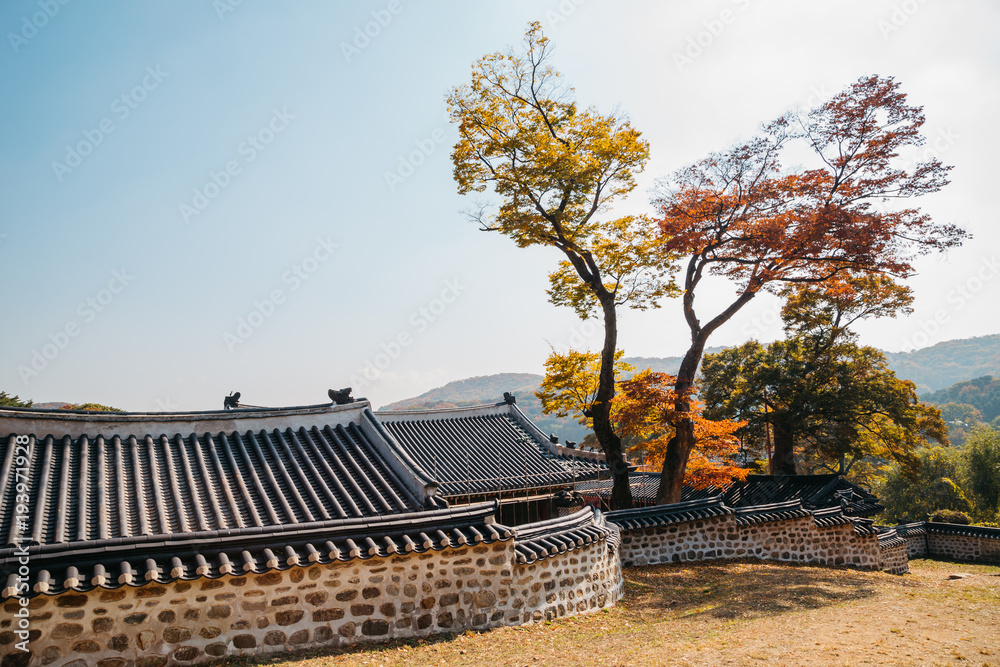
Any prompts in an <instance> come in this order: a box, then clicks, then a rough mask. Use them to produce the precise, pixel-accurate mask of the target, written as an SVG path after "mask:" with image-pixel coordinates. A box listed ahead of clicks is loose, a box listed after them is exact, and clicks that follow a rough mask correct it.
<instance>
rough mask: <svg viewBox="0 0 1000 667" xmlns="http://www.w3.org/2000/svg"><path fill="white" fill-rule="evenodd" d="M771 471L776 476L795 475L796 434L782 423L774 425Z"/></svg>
mask: <svg viewBox="0 0 1000 667" xmlns="http://www.w3.org/2000/svg"><path fill="white" fill-rule="evenodd" d="M771 470H772V471H773V472H774V474H775V475H794V474H795V434H794V433H793V432H792V431H791V430H789V429H787V428H785V427H784V426H783V425H782V424H780V423H777V424H775V425H774V455H773V456H772V457H771Z"/></svg>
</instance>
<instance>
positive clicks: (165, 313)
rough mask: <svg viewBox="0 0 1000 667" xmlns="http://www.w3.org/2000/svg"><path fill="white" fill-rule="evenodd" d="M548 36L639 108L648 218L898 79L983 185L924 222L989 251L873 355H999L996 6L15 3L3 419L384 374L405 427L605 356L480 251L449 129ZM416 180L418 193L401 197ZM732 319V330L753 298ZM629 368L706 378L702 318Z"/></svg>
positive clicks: (628, 340) (508, 251)
mask: <svg viewBox="0 0 1000 667" xmlns="http://www.w3.org/2000/svg"><path fill="white" fill-rule="evenodd" d="M230 4H233V5H235V6H234V7H230ZM227 8H228V9H231V11H225V10H226V9H227ZM46 10H47V11H48V14H51V16H49V15H48V14H46ZM373 13H374V14H373ZM379 20H381V24H379V23H378V21H379ZM530 20H540V21H542V23H543V25H544V26H545V27H546V31H547V34H548V35H549V36H550V37H551V38H552V39H553V41H554V45H555V54H554V61H553V62H554V64H555V65H556V66H557V67H558V68H559V69H560V70H562V72H563V73H564V75H565V78H566V80H567V82H569V83H570V84H572V85H574V86H575V87H576V90H577V96H578V99H579V101H580V102H581V103H582V104H584V105H591V104H594V105H597V106H599V107H600V108H601V109H603V110H611V109H612V108H614V107H615V106H618V107H620V108H621V109H622V110H623V111H625V112H627V113H628V114H629V115H630V116H631V118H632V120H633V123H634V124H635V125H636V126H637V127H638V128H639V129H640V130H642V131H643V132H644V134H645V136H646V138H647V139H649V141H650V142H651V145H652V159H651V160H650V163H649V166H648V167H647V170H646V172H645V174H643V177H642V181H641V185H640V187H639V188H638V189H637V190H636V192H635V194H634V195H633V197H632V199H631V200H630V202H629V204H628V206H629V207H630V208H632V209H634V210H646V209H647V207H648V200H649V189H650V188H651V187H652V186H653V184H654V182H655V180H656V179H657V178H659V177H661V176H665V175H667V174H669V173H670V172H672V171H673V170H675V169H677V168H680V167H682V166H684V165H685V164H687V163H689V162H691V161H693V160H695V159H698V158H699V157H701V156H703V155H704V154H706V153H708V152H709V151H712V150H718V149H722V148H725V147H726V146H727V145H729V144H730V143H732V142H733V141H735V140H736V139H738V138H741V137H745V136H747V135H748V134H749V133H751V132H752V131H753V130H754V127H755V126H756V124H757V123H759V122H761V121H764V120H767V119H770V118H771V117H773V116H775V115H777V114H779V113H781V112H782V111H783V110H785V109H788V108H790V107H792V106H795V105H797V104H798V105H804V104H810V103H814V102H816V101H819V100H820V99H822V98H824V97H825V96H828V95H830V94H832V93H834V92H836V91H838V90H839V89H841V88H842V87H843V86H845V85H847V84H848V83H850V82H851V81H853V80H855V79H857V78H858V77H859V76H861V75H864V74H870V73H878V74H881V75H893V76H896V77H897V79H899V80H900V81H901V82H902V85H903V89H904V91H905V92H907V93H909V94H910V96H911V100H912V101H913V102H914V103H916V104H921V105H924V106H925V109H926V114H927V118H928V122H927V128H928V134H929V136H930V137H931V139H932V142H931V143H930V144H929V147H928V149H929V150H931V151H932V152H933V153H934V154H936V155H938V156H939V157H940V158H941V159H942V160H944V161H945V162H946V163H949V164H953V165H955V169H954V171H953V172H952V177H953V184H952V185H951V186H949V187H948V188H947V189H946V191H944V192H942V193H939V194H937V195H934V196H933V197H932V198H927V201H926V202H925V208H926V210H928V211H929V212H931V213H932V214H934V215H935V216H937V217H939V218H941V219H945V220H950V221H953V222H956V223H958V224H961V225H963V226H965V227H966V228H967V229H969V230H970V231H972V232H973V233H974V234H975V236H976V239H975V241H973V242H972V243H969V244H968V245H967V246H966V247H965V248H963V249H961V250H959V251H956V252H953V253H952V254H951V255H950V256H949V257H948V258H947V259H946V260H944V261H941V260H939V259H938V258H934V259H928V260H926V261H921V262H920V264H919V265H918V266H919V269H920V275H918V276H917V277H915V278H914V279H913V281H912V285H913V286H914V288H915V289H916V290H917V295H918V299H917V304H916V305H917V311H916V313H915V314H914V315H913V316H911V317H909V318H905V319H899V320H893V321H887V322H877V323H872V324H869V325H866V326H865V328H864V329H863V330H862V333H863V336H864V340H865V342H867V343H870V344H874V345H878V346H880V347H883V348H885V349H888V350H892V351H896V350H900V349H903V348H904V347H907V346H910V345H915V346H917V347H923V346H926V345H929V344H933V343H935V342H938V341H941V340H947V339H950V338H961V337H967V336H973V335H984V334H990V333H996V332H997V331H998V330H1000V326H998V324H1000V319H998V316H997V314H996V304H997V303H998V302H1000V276H998V277H994V275H993V274H996V273H998V272H1000V267H998V266H996V260H997V257H996V255H997V254H1000V252H998V250H1000V248H998V246H1000V227H998V225H997V224H996V223H997V219H996V212H995V208H994V207H993V206H992V205H991V204H992V197H993V194H994V190H995V187H996V186H995V183H994V181H995V176H994V173H995V172H994V162H995V160H994V159H992V158H993V157H994V156H995V155H997V154H998V153H1000V145H998V144H1000V139H998V133H997V131H996V109H997V108H998V107H1000V39H998V37H1000V34H998V29H1000V7H997V6H996V5H995V4H993V3H989V2H985V1H981V2H967V3H961V4H959V3H946V2H942V1H937V2H935V1H931V0H928V1H927V2H917V1H916V0H908V1H907V2H871V1H858V2H841V3H802V2H791V1H788V2H765V1H762V0H725V1H721V2H698V3H694V2H689V3H664V2H631V3H614V2H601V1H599V0H587V1H586V2H581V1H580V0H577V1H576V2H573V1H572V0H564V1H563V2H562V3H560V2H557V1H555V0H553V1H552V2H548V3H546V2H530V3H529V2H504V3H469V2H435V3H429V2H424V3H420V2H413V1H410V0H399V1H398V2H389V1H384V2H366V3H360V2H358V3H340V2H338V3H334V2H321V1H319V0H316V1H312V2H306V1H302V2H281V3H279V2H273V1H272V2H265V1H264V0H242V2H240V3H238V4H236V0H218V2H215V3H213V2H212V1H211V0H199V1H194V0H177V1H172V2H144V3H135V2H101V3H85V2H82V0H73V1H70V2H68V3H67V4H65V5H63V4H60V3H59V2H58V0H41V2H39V0H31V1H29V0H8V1H7V2H4V3H3V6H2V8H0V33H2V34H3V35H4V39H3V42H2V44H0V86H2V90H3V91H4V95H3V97H2V100H0V105H2V110H3V111H2V118H3V123H2V124H0V145H2V153H0V188H2V201H3V208H2V211H0V281H2V284H3V286H4V289H3V293H2V296H0V299H2V301H0V304H2V311H0V312H2V315H3V334H2V335H3V344H2V347H0V389H4V390H5V391H8V392H10V393H16V394H19V395H21V396H22V397H28V398H32V399H34V400H35V401H57V400H61V401H74V402H76V401H96V402H101V403H108V404H112V405H116V406H119V407H122V408H125V409H130V410H156V409H214V408H218V407H221V403H222V397H223V396H224V395H225V394H226V393H228V392H229V391H230V390H233V389H236V390H239V391H241V392H242V393H243V399H244V401H245V402H247V403H251V404H259V405H291V404H302V403H316V402H321V401H323V400H325V395H326V389H327V388H330V387H335V388H336V387H342V386H346V385H349V384H352V382H351V377H352V376H355V377H358V374H359V373H361V371H362V370H363V369H364V367H365V365H366V363H368V362H371V363H373V364H375V363H379V364H380V365H381V366H383V367H384V368H382V369H380V370H379V373H378V377H377V378H375V379H374V380H373V381H371V382H367V383H365V384H364V386H362V387H359V388H358V389H357V390H356V391H355V395H367V396H368V397H370V398H371V399H372V400H373V402H375V403H376V405H378V404H382V403H386V402H389V401H393V400H398V399H400V398H405V397H408V396H412V395H415V394H418V393H420V392H423V391H425V390H427V389H430V388H431V387H434V386H437V385H440V384H443V383H444V382H447V381H449V380H453V379H458V378H463V377H468V376H473V375H485V374H490V373H497V372H506V371H510V372H540V370H541V366H542V362H543V361H544V359H545V357H546V355H547V353H548V351H549V345H550V344H553V345H556V346H564V345H566V344H568V343H569V342H570V341H571V339H572V337H573V333H574V331H578V330H579V329H580V323H579V322H577V321H576V320H575V318H574V316H573V313H572V312H571V311H569V310H560V309H556V308H554V307H552V306H550V305H549V304H548V303H547V302H546V298H545V294H544V289H545V287H546V285H547V280H546V275H547V273H548V271H549V270H551V268H552V267H553V266H554V265H555V263H556V261H557V260H558V257H557V256H556V255H555V254H554V251H546V250H541V249H535V250H518V249H516V248H514V247H513V244H512V243H511V242H510V241H508V240H507V239H505V238H503V237H500V236H496V235H490V234H486V233H483V232H479V231H477V230H476V229H475V227H474V226H473V225H471V224H469V223H467V222H466V221H465V219H464V218H463V216H462V215H461V213H460V211H461V210H462V209H463V208H465V207H467V206H468V205H469V204H470V202H467V201H465V200H464V199H463V198H462V197H459V196H458V195H457V194H456V192H455V187H454V184H453V182H452V180H451V165H450V160H449V152H450V148H451V144H452V143H453V142H454V140H455V134H456V133H455V131H454V129H453V128H452V127H450V126H449V125H448V123H447V121H446V118H445V116H444V111H445V107H444V101H443V98H444V95H445V93H446V92H447V90H448V89H449V88H450V87H452V86H455V85H459V84H462V83H464V82H466V81H467V79H468V77H469V71H470V69H469V68H470V65H471V64H472V62H473V61H474V60H475V59H477V58H478V57H480V56H482V55H484V54H485V53H488V52H492V51H495V50H498V49H501V48H503V47H504V46H505V45H507V44H511V43H514V44H516V43H519V42H520V38H521V35H522V34H523V32H524V29H525V26H526V24H527V22H528V21H530ZM366 28H367V29H368V32H369V33H373V34H374V36H372V37H368V38H367V40H368V41H367V42H365V41H364V39H362V38H360V37H359V36H358V35H359V33H364V31H365V30H366ZM699 42H700V43H701V46H693V45H697V44H698V43H699ZM699 49H700V51H699ZM692 56H693V57H692ZM688 57H690V60H684V59H683V58H688ZM414 151H417V153H416V154H414ZM411 155H412V156H413V159H412V160H410V157H409V156H411ZM401 156H402V157H403V159H405V160H407V161H411V162H414V163H417V162H419V164H418V165H416V166H412V165H406V166H405V167H403V168H402V171H400V168H401V167H400V159H401ZM411 166H412V173H410V167H411ZM227 169H228V171H227ZM387 173H395V174H396V176H397V177H398V178H389V179H387V176H386V175H387ZM387 181H391V182H387ZM715 290H716V294H715V295H712V296H706V298H705V300H704V302H705V307H706V308H708V309H710V308H711V305H712V303H721V299H725V298H726V297H728V296H729V294H730V292H731V287H730V286H728V285H725V284H721V285H718V286H716V288H715ZM962 290H965V296H963V295H962ZM275 296H276V297H277V299H274V298H273V297H275ZM966 297H968V298H966ZM421 309H423V312H422V311H421ZM254 313H257V314H256V315H255V314H254ZM773 313H774V306H773V303H771V302H769V301H767V299H758V300H756V301H755V302H754V303H752V304H751V305H750V306H748V308H747V309H746V312H745V313H744V314H742V315H741V316H740V317H738V318H737V319H735V320H734V321H733V322H731V323H729V324H728V325H727V326H726V327H725V328H723V329H722V330H720V331H719V332H718V333H717V335H716V336H717V337H716V338H715V339H714V341H713V343H715V344H732V343H737V342H741V341H742V340H745V339H746V338H748V337H750V336H751V335H753V336H756V337H758V338H762V339H765V340H766V339H771V338H774V337H776V336H778V335H779V334H780V327H779V326H778V324H777V323H776V318H775V317H774V316H773ZM241 319H242V320H245V321H246V322H247V324H246V325H244V326H241V325H240V321H241ZM254 325H259V326H254ZM585 331H586V330H585ZM248 333H249V336H246V334H248ZM585 338H586V337H585ZM400 340H402V344H401V343H400ZM621 340H622V343H623V347H624V348H625V350H626V353H627V354H629V355H644V356H667V355H675V354H679V353H681V352H682V351H683V350H684V348H685V342H686V329H685V327H684V325H683V322H682V320H681V319H680V311H679V305H678V303H677V302H675V301H674V302H671V301H668V302H665V303H664V304H663V308H662V309H661V310H659V311H657V312H653V313H646V314H629V315H627V316H625V317H624V318H623V322H622V336H621ZM589 342H590V343H591V344H596V342H597V339H596V337H594V336H591V337H590V339H589ZM46 346H48V347H46ZM397 346H398V348H397ZM36 352H37V354H36ZM380 353H383V354H386V355H387V356H386V357H383V358H381V360H380V359H379V358H378V357H377V355H379V354H380ZM46 355H47V357H48V358H45V357H46ZM389 357H394V358H392V359H391V360H390V359H389ZM33 360H34V367H33V366H32V362H33ZM387 361H388V363H386V362H387ZM19 368H20V370H19ZM25 368H28V369H32V371H33V372H32V373H30V374H29V373H25V372H24V369H25ZM354 384H355V385H357V384H358V383H357V382H354Z"/></svg>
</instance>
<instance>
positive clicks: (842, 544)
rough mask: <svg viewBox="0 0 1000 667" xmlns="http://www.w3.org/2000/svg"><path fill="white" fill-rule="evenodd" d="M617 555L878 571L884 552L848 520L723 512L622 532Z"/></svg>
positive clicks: (649, 560)
mask: <svg viewBox="0 0 1000 667" xmlns="http://www.w3.org/2000/svg"><path fill="white" fill-rule="evenodd" d="M900 549H905V546H904V545H900V546H899V547H898V548H897V550H900ZM893 554H895V552H893ZM621 558H622V563H623V564H624V565H651V564H655V563H679V562H686V561H698V560H711V559H716V558H762V559H766V560H775V561H787V562H799V563H820V564H823V565H849V566H852V567H857V568H861V569H882V565H883V550H881V549H880V548H879V544H878V539H877V537H876V536H875V535H874V534H872V535H858V534H857V533H856V532H855V530H854V526H853V525H852V524H851V523H842V524H839V525H834V526H817V525H816V523H815V521H814V520H813V517H811V516H804V517H795V518H790V519H783V520H778V521H767V522H761V523H755V524H751V525H740V523H738V522H737V520H736V518H735V517H734V516H733V515H725V516H717V517H710V518H705V519H699V520H696V521H689V522H685V523H677V524H673V525H668V526H662V527H657V528H647V529H643V530H628V531H626V530H623V531H622V544H621ZM892 558H893V559H895V558H896V556H895V555H893V556H892Z"/></svg>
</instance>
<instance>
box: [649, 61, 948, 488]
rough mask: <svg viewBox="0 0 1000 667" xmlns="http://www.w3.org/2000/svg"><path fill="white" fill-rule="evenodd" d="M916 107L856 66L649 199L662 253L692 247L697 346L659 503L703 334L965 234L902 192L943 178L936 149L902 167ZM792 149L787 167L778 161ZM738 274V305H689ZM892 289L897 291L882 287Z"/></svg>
mask: <svg viewBox="0 0 1000 667" xmlns="http://www.w3.org/2000/svg"><path fill="white" fill-rule="evenodd" d="M923 124H924V114H923V110H922V109H921V108H920V107H917V106H913V105H910V104H908V103H907V99H906V95H905V93H903V92H901V91H900V89H899V84H898V83H896V81H894V80H893V79H892V78H891V77H889V78H882V77H878V76H867V77H862V78H861V79H859V80H858V81H856V82H855V83H854V84H852V85H851V86H849V87H848V88H846V89H845V90H844V91H842V92H841V93H839V94H837V95H835V96H834V97H832V98H831V99H830V100H828V101H826V102H824V103H823V104H820V105H819V106H817V107H815V108H813V109H811V110H809V111H808V112H806V113H801V114H787V115H784V116H782V117H780V118H778V119H776V120H774V121H771V122H770V123H767V124H765V125H764V126H763V127H762V128H761V131H760V132H759V133H758V134H757V136H755V137H753V138H752V139H750V140H749V141H746V142H744V143H741V144H738V145H736V146H734V147H732V148H730V149H728V150H725V151H722V152H718V153H713V154H710V155H709V156H708V157H706V158H704V159H702V160H699V161H698V162H695V163H694V164H692V165H691V166H689V167H687V168H686V169H682V170H681V171H679V172H678V173H677V174H676V175H675V176H674V177H673V178H672V179H671V180H670V181H668V182H667V183H666V184H665V186H664V187H663V189H662V191H661V194H660V196H659V197H658V198H657V199H656V200H655V201H654V205H655V206H656V207H657V208H658V209H659V211H660V216H659V220H658V222H659V226H660V230H661V232H662V234H663V236H664V239H665V243H664V250H666V251H668V252H673V253H678V254H681V255H686V256H687V259H686V260H684V264H685V268H684V271H683V285H682V287H683V290H684V291H683V295H682V307H683V313H684V319H685V321H686V323H687V325H688V328H689V329H690V331H691V347H690V348H689V349H688V351H687V353H686V354H685V355H684V358H683V360H682V362H681V366H680V369H679V371H678V374H677V383H676V389H677V401H678V402H677V411H678V412H679V413H685V412H690V413H691V414H690V416H689V417H681V418H678V419H677V420H676V438H673V439H671V440H670V441H669V442H670V444H669V445H668V447H667V451H666V455H665V457H664V466H663V475H662V477H661V486H660V492H659V494H658V501H659V502H677V501H678V500H680V493H681V488H682V485H683V483H684V471H685V468H686V467H687V466H688V459H689V456H690V455H691V453H692V451H693V449H694V447H695V444H696V436H695V432H694V431H695V423H694V420H695V414H694V412H693V409H692V408H691V406H690V405H688V404H687V402H686V394H687V392H688V391H689V390H690V389H691V388H692V387H693V386H694V381H695V375H696V373H697V369H698V365H699V363H700V362H701V357H702V355H703V354H704V350H705V345H706V343H707V341H708V339H709V336H711V334H712V333H713V332H714V331H715V330H717V329H718V328H719V327H720V326H722V325H723V324H725V323H726V322H728V321H729V320H730V319H731V318H732V317H733V315H735V314H736V313H737V312H738V311H739V310H740V309H741V308H743V306H745V305H746V304H747V303H749V302H750V301H751V300H752V299H753V298H754V296H756V294H757V293H759V292H761V291H771V292H774V293H781V292H782V291H783V290H785V289H786V288H787V287H788V286H789V285H795V284H813V285H821V284H823V283H827V282H830V281H837V280H839V278H840V277H842V276H845V275H853V276H856V277H857V276H874V275H884V276H891V277H894V278H906V277H908V276H910V275H912V274H913V272H914V268H913V259H914V257H915V256H917V255H922V254H926V253H930V252H937V251H942V250H947V249H948V248H952V247H955V246H957V245H960V244H961V242H962V241H963V240H964V238H966V236H967V234H966V233H965V232H964V231H963V230H961V229H960V228H958V227H956V226H954V225H951V224H942V223H939V222H937V221H935V220H933V219H932V218H931V216H930V215H928V214H926V213H924V212H922V211H921V210H920V209H918V208H916V207H914V206H912V205H907V204H906V202H907V200H910V199H912V198H914V197H919V196H922V195H927V194H931V193H934V192H936V191H938V190H940V189H941V188H942V187H944V186H945V185H947V183H948V178H947V172H948V169H949V168H948V167H945V166H944V165H942V164H941V162H940V161H938V160H937V159H936V158H931V159H929V160H927V161H923V162H918V163H917V164H916V165H915V166H912V167H909V168H908V167H907V165H906V164H905V163H903V162H902V160H901V158H903V157H905V154H907V153H909V154H911V155H912V154H913V153H914V152H915V151H916V150H917V147H919V146H921V145H922V144H923V143H924V141H925V139H924V137H923V135H922V127H923ZM790 151H791V152H793V155H794V161H795V166H786V165H785V164H784V162H783V159H784V158H786V157H787V155H788V154H789V152H790ZM712 275H714V276H719V277H721V278H724V279H726V280H728V281H730V282H732V283H733V284H734V286H735V288H736V290H735V291H736V294H735V297H734V299H733V300H732V302H731V303H730V304H729V305H728V306H726V307H725V308H722V309H721V310H720V311H718V312H717V313H715V314H714V315H713V316H711V317H710V318H706V319H703V316H702V315H699V314H698V313H697V312H696V309H695V294H696V293H697V292H698V291H699V289H698V287H699V285H700V284H701V283H702V282H703V281H704V279H705V278H706V277H708V276H712ZM890 292H891V290H890Z"/></svg>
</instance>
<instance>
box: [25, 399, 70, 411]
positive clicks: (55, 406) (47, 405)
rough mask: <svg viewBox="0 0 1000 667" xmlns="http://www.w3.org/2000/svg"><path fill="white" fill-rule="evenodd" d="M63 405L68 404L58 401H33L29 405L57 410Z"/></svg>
mask: <svg viewBox="0 0 1000 667" xmlns="http://www.w3.org/2000/svg"><path fill="white" fill-rule="evenodd" d="M64 405H69V403H60V402H59V401H55V402H49V403H33V404H32V405H31V407H33V408H41V409H43V410H58V409H59V408H61V407H63V406H64Z"/></svg>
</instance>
